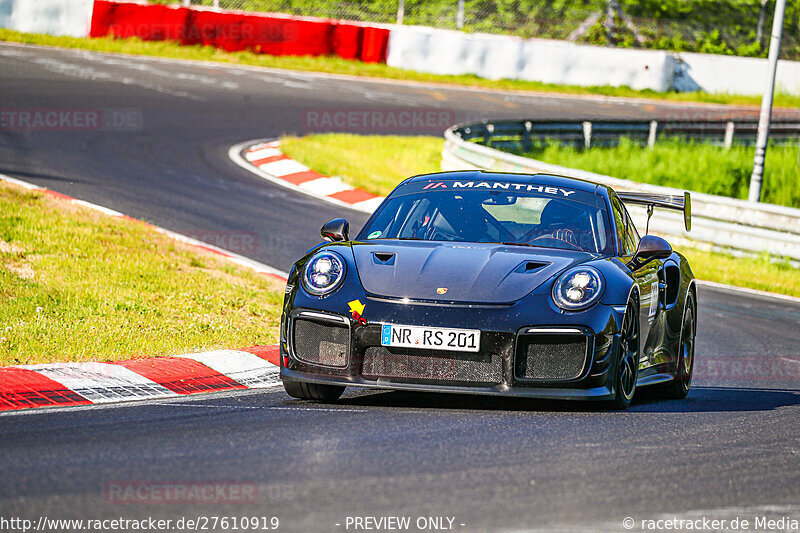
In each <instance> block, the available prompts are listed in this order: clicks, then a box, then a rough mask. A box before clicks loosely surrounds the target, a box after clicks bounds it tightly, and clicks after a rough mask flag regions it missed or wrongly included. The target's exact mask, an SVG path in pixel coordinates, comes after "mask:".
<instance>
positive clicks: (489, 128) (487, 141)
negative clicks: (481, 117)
mask: <svg viewBox="0 0 800 533" xmlns="http://www.w3.org/2000/svg"><path fill="white" fill-rule="evenodd" d="M492 133H494V124H485V125H484V130H483V145H484V146H491V144H492Z"/></svg>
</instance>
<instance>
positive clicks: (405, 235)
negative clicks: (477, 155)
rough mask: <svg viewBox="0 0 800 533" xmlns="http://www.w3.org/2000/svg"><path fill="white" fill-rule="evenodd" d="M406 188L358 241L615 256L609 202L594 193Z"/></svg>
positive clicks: (373, 220)
mask: <svg viewBox="0 0 800 533" xmlns="http://www.w3.org/2000/svg"><path fill="white" fill-rule="evenodd" d="M456 183H458V182H456ZM423 185H424V183H423ZM429 187H430V186H429ZM526 187H527V186H526ZM527 188H529V187H527ZM404 189H405V188H404ZM404 189H401V190H399V191H396V192H395V194H392V195H391V196H390V197H389V198H388V199H387V200H386V202H384V203H383V205H382V206H381V208H380V210H379V211H378V212H377V213H376V214H375V215H374V216H373V217H372V219H371V220H370V221H369V222H368V223H367V225H366V226H365V227H364V229H363V230H362V231H361V233H359V236H358V239H359V240H362V241H363V240H367V241H369V240H375V239H409V240H424V241H452V242H497V243H504V244H518V245H523V246H526V245H527V246H540V247H545V248H560V249H565V250H581V251H585V252H591V253H600V254H608V255H610V254H611V240H612V239H611V234H610V226H609V223H608V220H609V218H608V216H607V212H606V208H605V202H603V201H602V200H603V199H602V198H601V197H600V196H597V195H595V194H593V193H587V192H584V191H569V190H563V189H555V188H551V187H547V190H548V191H552V190H556V193H552V192H550V193H545V192H541V193H540V192H537V191H536V190H532V191H530V192H527V191H526V192H521V191H519V192H518V191H513V192H509V191H505V190H503V191H497V190H474V189H472V190H454V188H452V187H450V188H446V187H441V188H437V189H436V190H430V189H429V190H425V189H424V188H420V187H414V189H416V190H412V191H411V192H404ZM540 189H542V190H544V188H542V187H540ZM559 191H560V193H559ZM398 193H399V194H398Z"/></svg>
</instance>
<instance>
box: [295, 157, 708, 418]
mask: <svg viewBox="0 0 800 533" xmlns="http://www.w3.org/2000/svg"><path fill="white" fill-rule="evenodd" d="M625 203H636V204H642V205H645V206H647V209H648V217H649V215H651V214H652V212H653V207H665V208H671V209H677V210H681V211H683V215H684V223H685V225H686V229H687V230H688V229H690V224H691V209H690V202H689V195H688V193H686V194H685V195H684V196H683V197H680V196H659V195H647V194H636V193H628V194H623V193H620V194H617V193H616V192H614V190H612V189H611V188H609V187H606V186H604V185H598V184H596V183H590V182H587V181H581V180H577V179H572V178H565V177H558V176H551V175H542V174H537V175H529V174H507V173H487V172H472V171H469V172H443V173H436V174H428V175H422V176H416V177H413V178H409V179H407V180H405V181H403V182H402V183H401V184H400V185H398V186H397V188H395V189H394V191H392V193H391V194H390V195H389V196H388V197H387V198H386V200H384V202H383V203H382V204H381V205H380V207H379V208H378V209H377V210H376V211H375V213H374V214H373V215H372V216H371V217H370V218H369V220H368V221H367V223H366V224H365V226H364V228H363V229H362V230H361V232H360V233H359V234H358V236H357V237H356V238H355V239H354V240H350V239H349V237H348V229H349V224H348V223H347V221H345V220H344V219H336V220H332V221H330V222H328V223H327V224H325V226H323V228H322V236H323V237H324V238H325V239H326V240H327V241H332V242H330V243H322V244H320V245H319V246H316V247H315V248H313V249H311V250H310V251H309V252H308V253H307V254H306V255H305V256H304V257H303V258H302V259H300V260H299V261H297V263H295V265H294V266H293V267H292V271H291V273H290V275H289V281H288V284H287V286H286V297H285V301H284V308H283V316H282V320H281V331H280V351H281V378H282V380H283V385H284V387H285V388H286V391H287V392H288V393H289V394H290V395H291V396H294V397H296V398H304V399H309V400H318V401H335V400H336V399H337V398H339V396H340V395H341V394H342V392H343V391H344V389H345V387H346V386H357V387H374V388H380V389H398V390H415V391H438V392H454V393H468V394H490V395H504V396H525V397H536V398H551V399H560V398H564V399H585V400H604V401H608V402H609V403H610V404H612V405H613V406H616V407H618V408H626V407H627V406H628V405H630V402H631V400H632V398H633V396H634V393H635V392H636V389H637V388H638V387H642V386H645V385H648V386H650V385H654V386H655V385H658V386H659V387H660V388H661V390H662V391H663V393H664V394H665V395H666V396H668V397H672V398H683V397H685V396H686V394H687V393H688V391H689V386H690V383H691V379H692V369H693V362H694V340H695V331H696V328H695V324H696V319H697V293H696V289H695V283H694V275H693V274H692V270H691V268H690V267H689V264H688V262H687V261H686V258H685V257H683V256H682V255H681V254H679V253H677V252H675V251H673V250H672V248H671V247H670V245H669V243H667V241H665V240H664V239H662V238H660V237H656V236H653V235H645V236H644V237H640V236H639V233H638V232H637V230H636V228H635V227H634V225H633V223H632V222H631V217H630V216H629V214H628V212H627V210H626V208H625V205H624V204H625ZM648 223H649V218H648ZM648 225H649V224H648Z"/></svg>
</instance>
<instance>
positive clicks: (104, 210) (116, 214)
mask: <svg viewBox="0 0 800 533" xmlns="http://www.w3.org/2000/svg"><path fill="white" fill-rule="evenodd" d="M72 203H73V204H75V205H80V206H82V207H88V208H89V209H93V210H95V211H100V212H101V213H103V214H104V215H108V216H110V217H124V216H125V215H123V214H122V213H120V212H119V211H114V210H113V209H109V208H107V207H103V206H102V205H97V204H92V203H89V202H86V201H84V200H72Z"/></svg>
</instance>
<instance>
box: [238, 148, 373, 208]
mask: <svg viewBox="0 0 800 533" xmlns="http://www.w3.org/2000/svg"><path fill="white" fill-rule="evenodd" d="M242 154H244V155H242ZM228 156H229V157H230V158H231V160H232V161H233V162H234V163H236V164H237V165H239V166H240V167H242V168H244V169H246V170H248V171H250V172H252V173H254V174H256V175H257V176H260V177H262V178H264V179H267V180H269V181H271V182H273V183H277V184H278V185H281V186H283V187H287V188H289V189H293V190H296V191H299V192H302V193H305V194H308V195H311V196H314V197H316V198H320V199H322V200H325V201H327V202H331V203H333V204H336V205H340V206H344V207H350V208H352V209H355V210H357V211H362V212H364V213H372V212H373V211H375V209H377V207H378V206H379V205H380V203H381V202H382V201H383V199H384V197H383V196H376V195H374V194H372V193H369V192H367V191H365V190H362V189H356V188H354V187H351V186H350V185H348V184H346V183H344V182H343V181H342V179H341V178H339V177H336V176H325V175H323V174H320V173H319V172H316V171H314V170H311V169H310V168H308V167H307V166H305V165H303V164H302V163H299V162H297V161H295V160H294V159H291V158H290V157H289V156H287V155H286V154H284V153H283V152H281V150H280V143H279V141H269V142H263V141H247V142H243V143H240V144H237V145H235V146H232V147H231V148H230V150H228Z"/></svg>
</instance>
